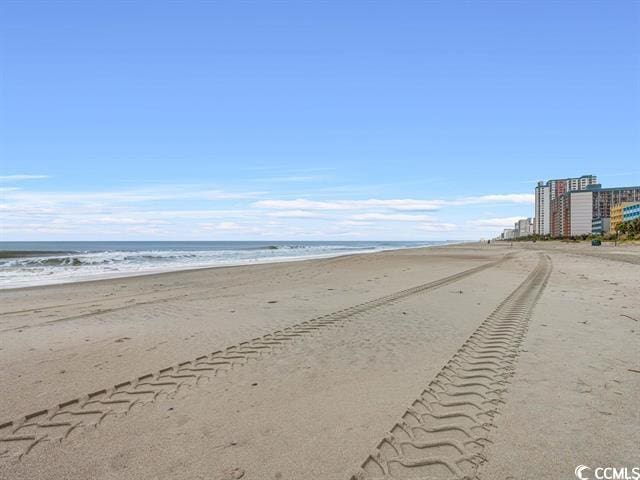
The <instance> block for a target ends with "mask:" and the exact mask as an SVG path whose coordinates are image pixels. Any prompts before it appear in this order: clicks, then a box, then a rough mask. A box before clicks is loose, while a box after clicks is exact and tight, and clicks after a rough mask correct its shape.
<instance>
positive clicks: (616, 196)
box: [550, 185, 640, 237]
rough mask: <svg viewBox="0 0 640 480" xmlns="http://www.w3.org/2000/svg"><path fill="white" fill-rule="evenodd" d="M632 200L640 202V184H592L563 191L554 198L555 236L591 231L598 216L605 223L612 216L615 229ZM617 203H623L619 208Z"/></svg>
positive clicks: (581, 233)
mask: <svg viewBox="0 0 640 480" xmlns="http://www.w3.org/2000/svg"><path fill="white" fill-rule="evenodd" d="M625 202H627V203H625ZM628 202H640V187H614V188H602V187H601V186H600V185H589V186H587V188H586V189H584V190H575V191H568V192H566V193H563V194H562V195H560V196H559V197H556V198H554V199H553V200H552V201H551V208H550V210H551V214H550V218H551V222H550V233H551V236H552V237H571V236H577V235H584V234H587V233H591V232H592V231H593V226H594V225H593V220H594V219H601V220H602V221H603V222H604V221H605V220H604V219H609V218H611V222H610V225H611V227H610V228H611V229H615V226H616V224H617V223H618V221H621V220H622V209H623V208H624V206H625V205H629V203H628ZM617 204H618V205H621V206H620V207H616V205H617ZM618 217H619V218H618ZM598 228H602V227H601V226H599V227H598Z"/></svg>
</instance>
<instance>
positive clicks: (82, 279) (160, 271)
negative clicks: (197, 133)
mask: <svg viewBox="0 0 640 480" xmlns="http://www.w3.org/2000/svg"><path fill="white" fill-rule="evenodd" d="M467 243H469V244H472V243H473V241H468V240H467V241H460V242H457V241H454V242H447V241H443V243H440V244H434V245H416V246H407V247H389V248H381V249H379V250H374V251H371V250H360V251H349V252H334V253H327V254H316V255H308V256H298V257H279V258H267V259H264V260H261V259H258V260H247V261H244V262H240V261H239V262H230V263H223V264H217V265H215V264H214V265H202V266H176V267H175V268H165V267H160V268H157V269H145V270H138V271H128V272H125V271H122V272H113V273H108V272H104V273H96V274H93V275H92V274H87V275H83V276H77V277H73V278H69V279H65V280H61V281H52V282H46V283H34V284H29V285H19V286H4V285H0V292H3V291H13V290H21V289H27V288H29V289H32V288H38V287H49V286H55V285H68V284H78V283H86V282H100V281H103V280H113V279H117V278H130V277H142V276H152V275H164V274H170V273H177V272H190V271H199V270H207V269H219V268H233V267H246V266H253V265H271V264H278V263H291V262H303V261H306V260H321V259H325V258H338V257H345V256H349V255H365V254H376V253H382V252H391V251H396V250H398V251H400V250H411V249H419V248H435V247H443V246H448V245H464V244H467ZM25 258H26V257H25Z"/></svg>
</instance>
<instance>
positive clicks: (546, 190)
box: [533, 175, 598, 235]
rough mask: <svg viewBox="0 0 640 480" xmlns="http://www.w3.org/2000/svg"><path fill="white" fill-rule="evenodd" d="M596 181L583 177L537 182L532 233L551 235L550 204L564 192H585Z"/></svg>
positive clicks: (588, 176) (593, 178)
mask: <svg viewBox="0 0 640 480" xmlns="http://www.w3.org/2000/svg"><path fill="white" fill-rule="evenodd" d="M597 183H598V179H597V177H596V176H595V175H583V176H581V177H573V178H556V179H553V180H548V181H547V182H546V183H545V182H538V185H537V186H536V189H535V210H536V213H535V222H534V224H533V233H536V234H538V235H548V234H551V233H552V232H551V223H552V213H551V202H552V201H553V200H555V199H556V198H558V197H560V196H562V195H563V194H565V193H566V192H572V191H580V190H586V189H587V188H588V187H589V186H591V185H596V184H597Z"/></svg>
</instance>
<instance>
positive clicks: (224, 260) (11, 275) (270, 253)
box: [0, 241, 447, 288]
mask: <svg viewBox="0 0 640 480" xmlns="http://www.w3.org/2000/svg"><path fill="white" fill-rule="evenodd" d="M443 243H447V242H436V241H432V242H429V241H425V242H366V241H348V242H347V241H345V242H340V241H334V242H293V241H292V242H286V241H278V242H274V241H265V242H260V241H247V242H222V241H219V242H0V288H14V287H25V286H32V285H45V284H54V283H66V282H74V281H81V280H91V279H98V278H112V277H119V276H127V275H136V274H143V273H154V272H163V271H172V270H185V269H191V268H203V267H215V266H224V265H245V264H252V263H267V262H277V261H291V260H302V259H308V258H322V257H333V256H339V255H346V254H351V253H364V252H375V251H382V250H391V249H401V248H415V247H419V246H431V245H439V244H443Z"/></svg>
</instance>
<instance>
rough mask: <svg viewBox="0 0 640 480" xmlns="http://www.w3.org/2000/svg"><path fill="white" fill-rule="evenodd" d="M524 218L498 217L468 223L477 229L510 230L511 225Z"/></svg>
mask: <svg viewBox="0 0 640 480" xmlns="http://www.w3.org/2000/svg"><path fill="white" fill-rule="evenodd" d="M522 218H524V217H498V218H482V219H479V220H471V221H470V222H469V223H470V224H471V225H475V226H477V227H490V228H512V227H513V224H514V223H515V222H517V221H518V220H520V219H522Z"/></svg>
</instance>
